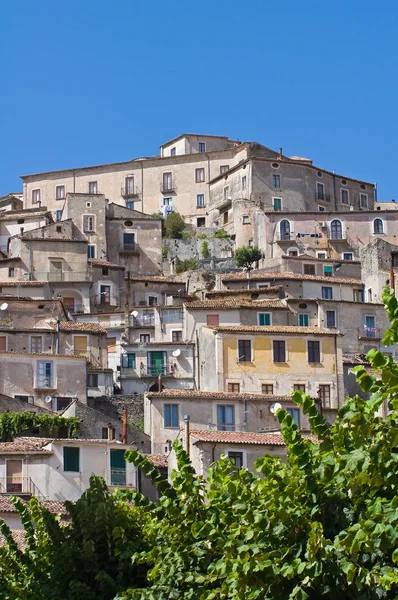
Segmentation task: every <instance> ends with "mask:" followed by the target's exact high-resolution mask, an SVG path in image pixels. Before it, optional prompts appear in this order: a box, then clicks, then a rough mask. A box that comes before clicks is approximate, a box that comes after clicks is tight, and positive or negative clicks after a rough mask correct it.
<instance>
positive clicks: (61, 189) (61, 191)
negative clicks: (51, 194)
mask: <svg viewBox="0 0 398 600" xmlns="http://www.w3.org/2000/svg"><path fill="white" fill-rule="evenodd" d="M64 198H65V186H64V185H56V186H55V199H56V200H63V199H64Z"/></svg>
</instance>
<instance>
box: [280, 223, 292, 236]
mask: <svg viewBox="0 0 398 600" xmlns="http://www.w3.org/2000/svg"><path fill="white" fill-rule="evenodd" d="M279 228H280V239H281V240H290V222H289V221H288V220H287V219H283V220H282V221H281V222H280V225H279Z"/></svg>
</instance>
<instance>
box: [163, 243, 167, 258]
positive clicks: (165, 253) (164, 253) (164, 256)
mask: <svg viewBox="0 0 398 600" xmlns="http://www.w3.org/2000/svg"><path fill="white" fill-rule="evenodd" d="M167 254H168V248H167V246H162V258H163V259H165V258H167Z"/></svg>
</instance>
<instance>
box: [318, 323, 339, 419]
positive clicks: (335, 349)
mask: <svg viewBox="0 0 398 600" xmlns="http://www.w3.org/2000/svg"><path fill="white" fill-rule="evenodd" d="M334 353H335V356H336V387H337V409H339V408H340V394H339V392H340V386H339V368H338V362H337V335H335V336H334ZM321 406H322V404H321Z"/></svg>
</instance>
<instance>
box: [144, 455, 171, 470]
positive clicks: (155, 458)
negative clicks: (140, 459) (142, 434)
mask: <svg viewBox="0 0 398 600" xmlns="http://www.w3.org/2000/svg"><path fill="white" fill-rule="evenodd" d="M144 456H146V457H147V458H148V459H149V460H150V461H151V463H152V464H153V466H154V467H157V468H158V469H159V468H160V469H161V468H167V456H164V455H163V454H144Z"/></svg>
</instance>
